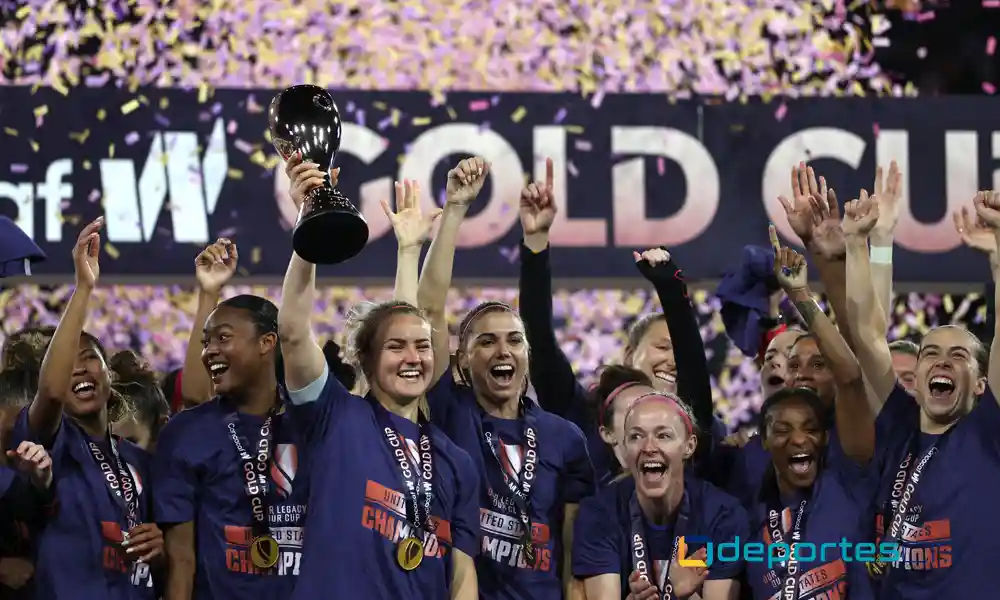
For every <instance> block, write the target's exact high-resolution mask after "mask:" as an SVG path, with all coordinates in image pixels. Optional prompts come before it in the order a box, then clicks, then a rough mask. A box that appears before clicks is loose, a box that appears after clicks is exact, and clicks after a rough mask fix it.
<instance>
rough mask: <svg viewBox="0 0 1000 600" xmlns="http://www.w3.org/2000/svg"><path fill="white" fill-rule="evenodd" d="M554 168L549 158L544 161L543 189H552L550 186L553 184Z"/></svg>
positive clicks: (554, 177)
mask: <svg viewBox="0 0 1000 600" xmlns="http://www.w3.org/2000/svg"><path fill="white" fill-rule="evenodd" d="M555 179H556V176H555V167H554V166H553V164H552V159H551V158H546V159H545V187H546V188H548V189H550V190H551V189H552V185H553V183H554V182H555Z"/></svg>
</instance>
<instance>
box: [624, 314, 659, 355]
mask: <svg viewBox="0 0 1000 600" xmlns="http://www.w3.org/2000/svg"><path fill="white" fill-rule="evenodd" d="M657 321H663V322H664V323H665V322H666V321H667V318H666V317H665V316H663V313H658V312H653V313H648V314H645V315H642V316H641V317H639V318H638V319H636V320H635V321H633V322H632V324H631V325H629V327H628V337H627V339H626V342H625V353H626V354H631V353H632V352H635V349H636V348H638V347H639V342H641V341H642V338H644V337H646V333H647V332H648V331H649V328H650V327H652V326H653V323H656V322H657Z"/></svg>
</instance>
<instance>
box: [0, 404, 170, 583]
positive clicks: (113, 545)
mask: <svg viewBox="0 0 1000 600" xmlns="http://www.w3.org/2000/svg"><path fill="white" fill-rule="evenodd" d="M12 438H13V442H12V446H14V447H16V446H17V444H19V443H21V442H22V441H24V440H29V441H34V442H38V441H39V440H37V439H35V437H34V436H33V434H32V433H31V430H30V429H29V427H28V408H24V409H23V410H22V411H21V413H20V414H19V415H18V417H17V422H16V423H15V424H14V430H13V434H12ZM115 440H116V446H117V448H118V452H119V453H120V455H121V458H122V461H123V462H124V463H125V464H126V465H127V468H128V470H129V472H130V474H131V476H132V480H133V482H134V484H135V489H136V492H137V493H138V496H139V497H138V507H137V509H138V517H139V519H140V521H143V522H146V521H149V520H150V516H151V515H150V510H149V508H150V507H149V499H150V490H149V489H148V488H147V483H148V482H149V471H148V468H149V455H148V454H147V453H146V452H145V451H143V450H142V449H140V448H139V447H138V446H136V445H134V444H132V443H131V442H129V441H128V440H124V439H121V438H119V437H117V436H116V438H115ZM89 441H90V438H89V437H88V436H87V434H86V433H85V432H84V431H83V430H82V429H81V428H80V427H79V426H78V425H77V424H76V423H75V422H74V421H73V419H71V418H68V417H64V418H63V419H62V423H61V424H60V426H59V430H58V432H57V433H56V435H55V438H54V439H53V440H52V445H51V447H49V448H48V452H49V456H50V457H51V458H52V472H53V475H54V480H53V485H54V486H55V501H56V506H55V508H54V510H53V511H52V512H51V513H50V514H49V516H48V518H47V519H46V521H45V526H44V529H43V530H42V532H41V534H40V535H39V537H38V540H37V541H38V555H37V558H36V561H35V597H36V598H37V599H38V600H48V599H50V598H51V599H52V600H62V599H63V598H73V599H74V600H105V599H108V600H152V599H153V598H155V592H154V590H153V578H152V574H151V572H150V568H149V565H147V564H145V563H140V562H134V561H132V560H131V559H130V557H128V556H127V555H126V553H125V550H124V549H123V548H122V546H121V543H122V541H124V536H123V535H122V530H124V529H127V528H128V525H127V522H126V519H125V511H124V509H123V508H122V507H121V506H119V504H118V503H117V502H116V501H115V499H114V497H113V496H112V495H111V494H112V492H111V490H110V489H109V488H108V486H107V485H106V484H105V478H104V475H103V474H102V472H101V469H100V467H98V464H97V462H95V460H94V457H93V455H92V454H91V452H90V449H89V447H88V442H89ZM94 441H95V442H96V443H97V445H98V446H99V447H100V449H101V451H102V452H103V454H104V456H105V457H107V459H108V463H109V464H111V465H114V459H113V458H112V455H111V447H110V444H109V443H108V440H107V438H106V437H105V438H102V439H97V440H94Z"/></svg>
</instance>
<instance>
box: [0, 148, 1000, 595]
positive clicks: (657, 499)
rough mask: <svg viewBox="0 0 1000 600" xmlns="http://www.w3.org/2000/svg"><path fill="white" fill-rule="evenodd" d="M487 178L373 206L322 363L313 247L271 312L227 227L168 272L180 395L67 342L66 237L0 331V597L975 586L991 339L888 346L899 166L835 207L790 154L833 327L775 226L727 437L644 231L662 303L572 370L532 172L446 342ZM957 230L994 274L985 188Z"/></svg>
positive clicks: (802, 264)
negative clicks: (383, 234)
mask: <svg viewBox="0 0 1000 600" xmlns="http://www.w3.org/2000/svg"><path fill="white" fill-rule="evenodd" d="M286 169H287V172H288V175H289V179H290V181H291V188H290V194H291V197H292V199H293V201H295V202H296V204H297V205H298V204H301V202H302V201H303V199H304V198H305V197H306V196H307V195H308V194H309V193H310V191H311V190H313V189H315V188H316V187H318V186H320V185H321V184H322V182H323V178H324V176H325V175H327V174H325V173H323V172H321V171H320V170H318V168H317V166H316V165H313V164H308V163H303V162H302V160H301V159H300V158H297V157H293V158H292V159H291V160H290V161H289V162H288V164H287V167H286ZM338 174H339V171H338V170H334V171H332V172H331V173H330V174H329V176H330V178H331V179H332V181H333V182H334V184H335V183H336V180H337V176H338ZM489 176H490V169H489V165H488V164H487V163H485V162H484V161H483V160H482V159H479V158H471V159H466V160H463V161H461V162H460V163H459V164H458V165H457V166H456V167H455V168H454V169H452V170H451V171H450V172H449V174H448V183H447V193H446V198H447V201H446V203H445V205H444V206H443V208H442V209H439V210H437V211H435V212H434V213H432V214H427V213H424V212H422V211H421V209H420V202H419V201H418V199H419V197H420V193H421V192H420V189H419V188H418V187H417V186H416V185H415V184H412V183H411V182H403V183H397V184H396V190H395V191H396V197H395V205H394V209H395V210H393V207H391V206H390V205H389V204H388V203H383V207H384V209H385V211H386V213H387V215H388V217H389V219H390V221H391V222H392V227H393V231H394V232H395V235H396V239H397V243H398V255H397V261H398V262H397V272H396V273H397V274H396V286H395V292H394V300H392V301H390V302H386V303H382V304H377V305H368V306H361V307H358V308H357V310H356V311H354V313H353V314H352V316H351V318H350V319H349V321H348V322H347V323H344V331H345V333H346V337H347V340H348V342H347V344H346V347H345V352H344V356H343V357H342V358H341V357H340V356H339V354H338V353H337V352H336V351H334V352H330V351H327V352H324V348H322V347H321V346H320V345H319V344H318V343H317V341H316V338H315V336H314V333H313V328H312V326H311V317H312V314H311V313H312V311H313V310H314V307H315V304H314V295H315V291H316V290H315V266H314V265H312V264H309V263H307V262H306V261H304V260H303V259H302V258H300V257H299V256H297V255H293V256H292V257H291V261H290V263H289V266H288V270H287V272H286V275H285V279H284V283H283V289H282V297H281V301H280V306H276V305H275V304H274V303H272V302H271V301H270V300H268V299H266V298H261V297H258V296H251V295H241V296H236V297H233V298H229V299H227V300H224V301H221V302H220V296H221V291H222V288H223V287H224V286H225V285H226V284H227V283H229V281H230V279H231V277H232V276H233V274H234V273H235V271H236V266H237V263H238V260H239V257H238V250H237V245H236V244H235V243H234V241H232V240H228V239H220V240H218V241H217V242H216V243H215V244H212V245H210V246H209V247H208V248H206V249H205V250H204V251H203V252H202V253H201V254H200V255H199V256H198V257H197V259H196V261H195V270H196V277H197V282H198V286H199V288H198V289H199V301H198V309H197V310H198V312H197V315H196V319H195V322H196V323H197V324H199V325H201V324H203V325H204V326H203V328H202V327H195V329H194V330H193V331H192V332H191V338H190V343H189V347H188V353H187V357H186V363H185V367H184V369H183V371H182V376H181V381H179V382H176V385H175V387H176V389H177V390H178V392H177V394H178V396H179V398H180V400H181V403H182V404H183V410H177V411H171V410H170V407H169V403H168V400H167V398H166V397H165V396H164V393H163V391H162V390H161V389H160V386H159V384H158V382H157V379H156V377H155V375H154V374H153V373H151V372H150V371H149V370H148V369H147V368H146V367H145V366H144V363H143V361H142V359H141V358H140V357H139V356H137V355H136V354H135V353H132V352H123V353H119V354H116V355H114V356H109V355H108V353H107V352H106V351H105V349H104V347H103V345H102V344H101V341H100V340H98V339H96V338H95V337H93V336H92V335H90V334H89V333H87V331H86V321H87V316H88V312H89V311H90V306H89V302H90V298H91V294H92V292H93V290H94V288H95V286H96V285H97V283H98V280H99V276H100V261H99V253H100V248H101V243H100V235H101V234H100V231H101V227H102V225H103V223H102V220H101V219H97V220H96V221H94V222H92V223H90V224H88V225H87V226H86V227H84V228H83V230H82V231H81V232H80V234H79V238H78V240H77V243H76V245H75V247H74V250H73V257H74V264H75V266H76V287H75V291H74V292H73V295H72V298H71V299H70V300H69V302H68V304H67V306H66V308H65V311H64V312H63V315H62V318H61V320H60V322H59V325H58V327H56V328H54V329H45V328H37V329H30V330H25V331H22V332H18V333H16V334H14V335H12V336H10V337H9V338H8V340H7V342H6V343H5V346H4V350H3V369H2V371H0V390H2V392H3V400H4V403H3V404H4V407H3V409H2V411H0V434H2V436H3V441H4V445H5V447H6V448H7V453H6V457H7V461H8V466H5V467H3V468H2V470H0V491H2V492H3V495H2V498H0V502H2V513H0V515H2V530H0V544H2V547H0V552H2V556H3V558H2V560H0V583H2V584H3V588H2V592H0V595H2V597H11V598H39V599H81V600H91V599H93V600H104V599H116V600H117V599H122V600H124V599H133V598H135V599H139V598H143V599H152V598H165V599H167V600H181V599H184V600H187V599H192V598H196V599H199V600H202V599H229V598H232V599H234V600H235V599H236V598H241V599H242V598H261V599H265V600H266V599H275V600H277V599H282V600H284V599H287V598H293V599H295V600H313V599H319V598H337V599H348V598H350V599H353V598H359V599H390V598H425V599H444V598H448V599H456V600H473V599H476V598H484V599H486V600H494V599H510V600H514V599H517V600H527V599H538V600H553V599H559V598H567V599H574V600H577V599H581V600H582V599H586V600H619V599H626V598H627V599H628V600H647V599H652V598H656V599H671V600H672V599H675V598H676V599H688V598H700V599H702V600H733V599H736V598H740V597H746V598H751V597H752V598H754V599H756V600H771V599H781V600H806V599H816V600H818V599H833V598H840V599H844V598H851V599H863V598H880V599H897V598H899V599H920V598H928V599H930V598H934V599H944V598H975V597H984V596H987V595H988V594H990V593H991V592H990V590H991V589H992V587H993V586H994V585H995V584H996V582H995V581H994V575H993V573H992V571H991V569H990V564H991V561H992V557H993V556H994V555H995V553H996V552H997V551H998V550H1000V547H998V546H1000V544H998V542H997V541H995V540H996V539H998V536H995V535H994V533H1000V532H995V531H993V530H992V526H991V525H990V524H989V523H990V521H989V519H990V516H989V515H990V514H991V509H992V506H993V504H992V502H993V498H995V497H996V495H997V494H998V492H1000V470H998V469H997V468H996V467H997V459H998V452H1000V444H998V440H1000V437H997V436H996V431H997V430H1000V406H998V405H997V399H996V398H995V397H994V396H993V394H992V392H990V386H989V385H988V383H989V382H990V381H991V380H992V381H993V382H997V381H1000V354H997V353H995V352H993V353H988V352H987V349H986V348H985V347H984V346H983V344H982V343H981V342H980V341H979V340H978V339H977V338H976V337H975V336H974V335H972V334H971V333H970V332H968V331H966V330H964V329H961V328H958V327H954V326H946V327H939V328H936V329H934V330H932V331H930V332H929V333H928V334H926V335H925V336H924V338H923V339H922V340H921V343H920V344H919V345H913V344H907V343H894V344H889V343H888V341H887V339H886V333H887V326H886V321H887V319H886V309H887V307H888V305H889V304H888V302H889V299H890V298H891V288H892V235H893V229H894V227H895V222H896V218H897V214H898V209H899V206H898V203H899V196H900V193H899V186H900V181H901V176H900V173H899V172H898V170H897V169H896V168H895V165H893V166H892V167H891V168H890V169H889V170H888V172H887V173H886V176H885V177H883V174H882V173H881V170H880V171H879V174H878V175H877V177H876V183H875V186H874V189H873V192H874V193H873V194H872V195H868V194H867V193H866V192H865V191H862V192H861V193H860V194H859V196H858V198H856V199H854V200H851V201H849V202H846V203H844V204H843V206H841V205H840V203H839V202H838V200H837V196H836V194H835V193H834V191H833V190H832V189H828V187H827V184H826V182H825V180H824V179H823V178H822V177H817V175H816V174H815V173H814V172H813V169H812V168H811V167H809V166H807V165H805V164H800V165H796V166H795V167H794V168H793V169H792V176H791V192H790V197H789V198H782V199H781V200H782V204H783V206H784V208H785V212H786V213H787V217H788V221H789V224H790V226H791V228H792V229H793V230H794V231H795V233H796V234H797V235H798V236H799V238H800V239H801V241H802V242H803V244H804V246H805V248H806V250H807V253H808V255H809V262H810V266H811V267H812V268H813V269H814V270H815V272H816V273H817V274H818V276H819V279H820V280H821V281H822V283H823V286H824V289H825V291H826V293H827V297H828V299H829V302H830V305H831V308H832V313H833V314H834V315H836V322H834V320H833V319H832V318H831V316H829V315H827V314H825V313H824V312H823V311H822V310H821V309H820V308H819V306H818V305H817V304H816V303H815V301H814V299H813V297H814V295H813V293H812V292H811V290H810V288H809V282H808V278H807V272H808V269H807V265H806V259H805V258H804V257H803V255H801V254H799V253H798V252H796V251H795V250H793V249H791V248H788V247H785V246H783V245H782V242H781V241H780V240H779V239H778V237H777V235H776V233H775V231H774V228H773V227H772V228H771V231H770V238H771V245H772V249H771V250H772V252H771V257H772V259H773V262H774V266H773V273H774V277H775V279H776V281H777V282H778V284H780V287H781V288H782V290H783V291H784V294H785V295H786V296H787V298H788V299H789V300H790V301H791V302H792V303H793V305H794V306H795V309H796V311H797V312H798V315H799V318H800V321H801V323H804V325H805V328H804V329H803V330H797V329H795V328H789V327H788V326H787V325H780V324H778V323H773V322H767V321H766V320H765V321H762V323H764V326H763V328H762V329H761V331H760V339H761V345H762V348H761V356H760V361H759V362H760V367H761V374H762V377H761V380H762V382H763V384H762V385H763V392H764V394H765V396H766V400H765V402H764V405H763V407H762V410H761V415H760V426H759V433H758V434H756V435H753V436H749V437H748V436H745V435H740V436H727V435H726V431H725V429H724V427H723V426H722V425H721V423H720V422H719V421H718V419H717V418H716V417H715V415H714V411H713V407H712V390H711V381H710V375H709V370H708V364H707V360H706V356H705V349H704V346H703V342H702V338H701V334H700V331H699V327H698V321H697V316H696V314H695V311H694V308H693V307H692V305H691V303H690V300H689V297H688V291H687V287H686V285H685V282H684V277H683V272H682V270H681V267H680V266H679V265H678V264H676V261H674V260H673V258H672V257H671V255H670V253H669V251H668V249H665V248H651V249H648V250H645V251H641V252H633V253H632V255H631V256H628V255H624V256H623V257H622V259H623V262H624V261H627V260H629V259H630V258H631V260H632V261H633V262H634V264H635V267H636V268H637V269H638V271H639V272H640V273H641V274H642V276H643V277H645V278H646V279H647V280H648V281H649V282H650V284H651V285H652V286H653V287H654V288H655V290H656V293H657V295H658V297H659V300H660V303H661V305H662V308H663V312H662V313H654V314H649V315H646V316H644V317H643V318H641V319H639V320H637V321H636V322H635V323H634V324H633V325H632V328H631V329H630V330H629V332H628V342H627V346H626V348H625V352H624V360H623V361H622V363H621V364H608V365H607V366H605V367H604V368H603V369H602V371H601V374H600V379H599V381H598V383H597V384H596V385H595V386H593V387H592V388H590V389H585V388H584V387H583V386H582V385H581V384H580V383H578V379H577V377H576V375H575V374H574V372H573V369H572V367H571V366H570V363H569V361H568V360H567V359H566V356H565V355H564V354H563V352H562V350H561V349H560V347H559V345H558V343H557V342H556V337H555V333H554V330H553V320H552V289H551V280H552V270H551V267H550V260H549V252H550V250H549V244H548V241H549V240H548V235H549V228H550V227H551V226H552V224H553V220H554V217H555V214H556V207H555V203H554V200H553V193H552V190H553V185H554V182H553V175H552V165H551V162H550V163H549V168H548V174H547V177H546V179H545V180H544V181H539V182H534V183H530V184H528V185H527V186H526V187H525V188H524V189H523V191H522V193H521V198H520V219H521V227H522V230H523V235H524V237H523V242H522V247H521V250H520V261H521V282H520V283H521V285H520V297H519V301H518V306H517V307H516V308H515V307H511V306H509V305H507V304H504V303H501V302H484V303H482V304H480V305H479V306H477V307H475V308H474V309H473V310H471V311H470V312H469V313H468V314H467V315H465V316H464V318H462V320H461V323H460V325H459V327H458V343H457V345H456V346H454V347H452V346H451V337H450V335H449V331H448V327H447V315H446V314H445V300H446V296H447V293H448V290H449V288H450V286H451V271H452V262H453V258H454V253H455V246H456V238H457V234H458V230H459V227H460V226H461V224H462V221H463V218H464V216H465V214H466V212H467V210H468V209H469V207H470V205H471V204H472V203H473V202H474V201H475V199H476V197H477V195H478V194H479V192H480V191H481V189H482V187H483V185H484V183H485V181H486V179H487V178H488V177H489ZM842 213H843V214H842ZM435 224H437V227H438V228H437V232H436V234H435V235H434V239H433V242H432V243H431V245H430V249H429V251H428V253H427V256H426V259H425V260H424V263H423V265H422V266H421V264H420V256H421V250H422V247H423V245H424V244H425V243H426V242H427V240H428V238H429V237H430V232H431V230H432V227H433V226H435ZM956 227H957V228H958V230H959V233H960V234H961V235H962V236H963V238H964V239H970V238H971V237H972V236H976V239H979V240H987V241H986V242H984V243H983V249H984V250H987V251H988V253H989V254H990V258H991V260H990V265H991V268H992V269H993V273H994V275H996V273H997V269H1000V265H998V263H997V262H996V243H995V242H992V245H991V243H990V242H991V241H992V240H993V239H995V234H996V232H998V231H1000V194H998V193H994V192H981V193H979V194H978V195H977V196H976V198H975V199H974V200H973V202H972V204H971V206H970V207H969V208H968V209H967V210H966V211H964V212H963V213H961V214H959V215H956ZM331 239H332V240H333V239H335V232H331ZM363 259H364V257H363V256H361V257H359V258H358V259H357V260H363ZM994 362H995V363H996V364H994ZM529 383H530V387H531V388H532V390H533V394H532V395H529V394H528V389H529ZM171 395H172V394H171ZM171 412H173V414H172V415H171Z"/></svg>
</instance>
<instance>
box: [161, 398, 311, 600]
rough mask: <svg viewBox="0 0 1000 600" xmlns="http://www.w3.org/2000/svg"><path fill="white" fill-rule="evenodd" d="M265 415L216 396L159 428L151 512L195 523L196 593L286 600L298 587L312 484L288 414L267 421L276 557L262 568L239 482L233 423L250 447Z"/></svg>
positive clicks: (214, 599)
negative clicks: (238, 409) (256, 562)
mask: <svg viewBox="0 0 1000 600" xmlns="http://www.w3.org/2000/svg"><path fill="white" fill-rule="evenodd" d="M265 419H266V417H264V416H254V415H246V414H240V413H237V412H236V406H235V404H233V403H232V401H230V400H227V399H225V398H218V397H217V398H214V399H212V400H211V401H209V402H206V403H205V404H202V405H199V406H196V407H194V408H191V409H188V410H185V411H182V412H180V413H178V414H176V415H175V416H174V417H173V418H171V419H170V421H168V422H167V424H166V425H165V426H164V428H163V430H162V431H161V432H160V438H159V440H158V442H157V446H156V456H155V457H154V458H153V469H152V471H153V481H154V486H155V488H156V494H155V496H154V499H153V516H154V517H155V518H156V521H157V523H160V524H161V526H163V527H169V525H170V524H174V523H186V522H189V521H193V522H194V523H195V538H196V539H195V544H196V548H195V551H196V554H197V561H198V563H197V571H196V575H195V586H194V598H195V599H196V600H225V599H227V598H228V599H232V600H243V599H245V598H260V599H261V600H268V599H274V600H279V599H280V600H284V599H285V598H287V597H288V596H289V595H290V594H291V593H292V589H293V588H294V587H295V580H296V577H297V576H298V574H299V570H300V568H301V564H302V545H303V540H304V537H305V530H304V525H305V517H306V502H307V500H308V497H309V490H308V477H307V475H306V473H307V471H306V469H304V468H303V465H302V462H301V461H300V459H299V447H300V443H299V440H298V438H297V437H296V435H295V431H294V429H293V428H291V427H290V426H288V424H287V422H286V421H287V413H279V414H276V415H275V416H274V418H273V420H272V423H271V428H272V429H271V430H272V433H271V447H272V450H271V461H270V469H269V471H268V475H269V477H268V483H269V488H268V493H267V502H266V508H267V522H268V526H269V527H270V532H271V537H273V538H274V540H275V541H276V542H277V544H278V562H277V563H276V564H275V565H274V567H271V568H266V569H261V568H258V567H257V566H255V565H254V563H253V560H252V558H251V553H250V545H251V543H252V542H253V540H254V538H255V537H256V535H255V532H254V530H253V527H252V524H253V522H254V521H253V509H252V506H251V500H250V498H249V497H248V495H247V492H246V487H245V485H244V473H243V469H244V464H245V461H244V459H243V458H241V456H240V453H239V451H238V450H237V448H236V444H235V443H234V441H233V431H231V430H230V426H232V428H233V429H234V430H235V431H236V432H237V437H238V438H239V439H240V440H241V441H240V443H241V445H243V444H248V445H249V447H250V448H254V449H255V448H257V444H258V442H259V441H260V439H261V427H262V425H263V424H264V421H265ZM254 464H256V463H254Z"/></svg>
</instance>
